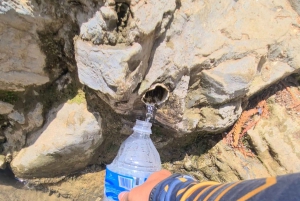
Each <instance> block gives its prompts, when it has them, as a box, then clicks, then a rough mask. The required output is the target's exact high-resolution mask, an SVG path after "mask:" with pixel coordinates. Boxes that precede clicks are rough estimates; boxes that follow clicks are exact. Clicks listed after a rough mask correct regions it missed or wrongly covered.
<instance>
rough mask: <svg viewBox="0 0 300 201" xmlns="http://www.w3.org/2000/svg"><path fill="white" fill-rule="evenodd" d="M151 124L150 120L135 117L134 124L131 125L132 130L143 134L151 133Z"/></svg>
mask: <svg viewBox="0 0 300 201" xmlns="http://www.w3.org/2000/svg"><path fill="white" fill-rule="evenodd" d="M151 126H152V124H151V123H150V122H147V121H141V120H138V119H137V120H136V122H135V126H134V127H133V130H134V131H137V132H141V133H145V134H151V133H152V130H151Z"/></svg>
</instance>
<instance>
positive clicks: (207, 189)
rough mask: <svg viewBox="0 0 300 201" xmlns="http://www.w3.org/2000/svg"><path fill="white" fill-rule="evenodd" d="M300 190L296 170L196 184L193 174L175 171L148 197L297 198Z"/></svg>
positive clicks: (179, 200) (170, 200)
mask: <svg viewBox="0 0 300 201" xmlns="http://www.w3.org/2000/svg"><path fill="white" fill-rule="evenodd" d="M299 189H300V174H299V173H297V174H290V175H284V176H279V177H270V178H264V179H255V180H246V181H239V182H233V183H227V184H218V183H216V182H201V183H199V182H197V181H196V180H195V179H193V178H192V177H189V176H186V175H180V174H175V175H172V176H171V177H169V178H167V179H165V180H164V181H162V182H160V183H159V184H158V185H156V186H155V188H154V189H153V190H152V191H151V194H150V199H149V200H150V201H160V200H165V201H185V200H198V201H200V200H203V201H205V200H215V201H218V200H220V201H222V200H247V199H250V198H251V200H297V199H298V198H299V197H300V191H299Z"/></svg>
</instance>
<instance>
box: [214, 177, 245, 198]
mask: <svg viewBox="0 0 300 201" xmlns="http://www.w3.org/2000/svg"><path fill="white" fill-rule="evenodd" d="M241 182H242V181H238V182H236V183H233V184H232V185H231V186H228V187H227V188H226V189H224V191H222V193H220V195H218V197H216V199H215V201H219V200H220V199H221V198H222V197H223V196H224V195H225V194H226V193H227V192H228V191H230V189H232V188H233V187H235V186H236V185H238V184H239V183H241Z"/></svg>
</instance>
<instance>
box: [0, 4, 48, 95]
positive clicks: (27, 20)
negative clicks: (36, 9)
mask: <svg viewBox="0 0 300 201" xmlns="http://www.w3.org/2000/svg"><path fill="white" fill-rule="evenodd" d="M32 7H33V6H32V4H31V3H30V2H27V1H24V2H20V3H12V2H10V1H8V3H4V2H2V3H0V35H1V38H2V39H3V38H5V40H1V41H0V59H1V67H0V89H1V90H11V91H22V90H24V87H26V86H29V85H42V84H45V83H47V82H48V81H49V78H48V76H47V75H46V73H45V72H44V70H43V68H44V67H45V59H46V56H45V54H44V53H43V52H42V51H41V48H40V47H39V43H38V42H39V40H38V35H37V33H36V29H37V27H36V26H33V23H34V19H33V18H32V17H33V8H32ZM14 11H16V12H17V13H14Z"/></svg>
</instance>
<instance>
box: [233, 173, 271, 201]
mask: <svg viewBox="0 0 300 201" xmlns="http://www.w3.org/2000/svg"><path fill="white" fill-rule="evenodd" d="M276 182H277V181H276V178H275V177H269V178H267V179H266V183H265V184H264V185H262V186H260V187H258V188H256V189H254V190H252V191H250V192H249V193H247V194H246V195H244V196H243V197H241V198H240V199H238V201H244V200H247V199H249V198H251V197H253V196H254V195H256V194H257V193H259V192H261V191H263V190H265V189H266V188H269V187H270V186H273V185H274V184H276Z"/></svg>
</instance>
